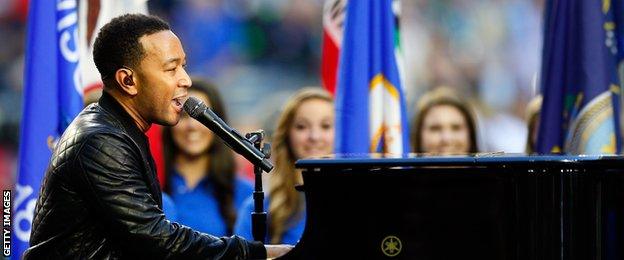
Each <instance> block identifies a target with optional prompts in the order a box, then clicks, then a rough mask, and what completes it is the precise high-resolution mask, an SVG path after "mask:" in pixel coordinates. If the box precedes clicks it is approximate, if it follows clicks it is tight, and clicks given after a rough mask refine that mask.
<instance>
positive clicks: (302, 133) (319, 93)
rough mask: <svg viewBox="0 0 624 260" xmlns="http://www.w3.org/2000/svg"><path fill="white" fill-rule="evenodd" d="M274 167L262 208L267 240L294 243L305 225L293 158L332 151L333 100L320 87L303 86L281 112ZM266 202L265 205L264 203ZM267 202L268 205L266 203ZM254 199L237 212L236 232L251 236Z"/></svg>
mask: <svg viewBox="0 0 624 260" xmlns="http://www.w3.org/2000/svg"><path fill="white" fill-rule="evenodd" d="M272 145H273V155H274V158H275V169H274V170H273V172H272V173H271V174H270V175H269V185H268V186H269V187H268V191H267V195H268V196H267V198H268V199H267V200H265V208H268V221H267V222H268V236H267V241H264V242H270V243H285V244H295V243H296V242H297V241H298V240H299V238H300V237H301V235H302V233H303V229H304V225H305V211H304V209H305V204H304V197H303V194H301V193H299V192H297V190H295V186H297V185H301V184H303V178H302V176H301V170H297V169H295V161H297V160H298V159H302V158H308V157H316V156H322V155H328V154H331V153H333V149H334V102H333V98H332V97H331V95H330V94H329V93H327V92H326V91H324V90H322V89H321V88H304V89H302V90H300V91H298V92H297V93H296V94H295V95H294V96H293V97H291V98H290V99H289V100H288V101H287V102H286V105H285V107H284V110H283V112H282V113H281V115H280V117H279V119H278V123H277V128H276V130H275V132H274V138H273V143H272ZM267 204H268V205H267ZM267 206H268V207H267ZM252 211H253V200H252V199H251V198H250V199H248V200H247V201H246V203H245V205H244V207H243V208H242V210H241V211H240V213H239V221H238V222H237V224H236V229H235V234H237V235H240V236H243V237H244V238H246V239H250V240H251V239H253V237H252V233H251V215H250V214H251V212H252Z"/></svg>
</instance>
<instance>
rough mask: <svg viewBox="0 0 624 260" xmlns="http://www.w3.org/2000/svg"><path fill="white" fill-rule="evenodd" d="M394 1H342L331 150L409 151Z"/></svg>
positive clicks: (339, 151) (363, 151)
mask: <svg viewBox="0 0 624 260" xmlns="http://www.w3.org/2000/svg"><path fill="white" fill-rule="evenodd" d="M399 8H400V5H399V1H398V0H394V1H378V0H354V1H349V2H348V3H347V13H346V23H345V31H344V38H343V45H342V50H341V51H340V60H339V67H338V85H337V89H336V153H369V152H383V153H392V154H403V153H407V152H409V141H408V134H407V133H408V129H407V116H406V110H405V97H404V96H405V95H404V91H403V84H402V81H401V75H400V73H399V70H400V68H401V57H402V56H401V49H400V45H399V38H400V37H399V28H398V15H397V14H398V12H399Z"/></svg>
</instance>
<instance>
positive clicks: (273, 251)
mask: <svg viewBox="0 0 624 260" xmlns="http://www.w3.org/2000/svg"><path fill="white" fill-rule="evenodd" d="M264 247H265V248H266V251H267V258H268V259H273V258H276V257H280V256H282V255H284V254H286V253H288V251H290V250H291V249H292V248H293V246H291V245H264Z"/></svg>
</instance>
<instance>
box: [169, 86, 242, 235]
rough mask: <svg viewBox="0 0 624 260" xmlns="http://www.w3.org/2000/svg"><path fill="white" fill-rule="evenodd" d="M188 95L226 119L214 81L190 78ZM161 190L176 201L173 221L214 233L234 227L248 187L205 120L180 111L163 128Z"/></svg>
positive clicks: (229, 153)
mask: <svg viewBox="0 0 624 260" xmlns="http://www.w3.org/2000/svg"><path fill="white" fill-rule="evenodd" d="M189 96H193V97H196V98H199V99H200V100H202V101H203V102H204V103H205V104H206V105H207V106H208V107H209V108H210V109H212V110H213V111H214V112H215V113H216V114H217V115H218V116H219V117H221V118H222V119H223V120H224V121H226V122H227V117H226V114H225V110H224V106H223V102H222V100H221V97H220V95H219V93H218V91H217V89H216V87H215V86H214V85H212V84H210V83H208V82H205V81H202V80H199V79H193V87H192V88H190V89H189ZM163 145H164V151H165V167H166V169H167V170H166V172H165V179H166V182H165V189H164V190H165V192H167V193H168V194H169V195H170V196H171V198H172V199H173V202H174V204H175V210H176V213H177V222H179V223H181V224H183V225H186V226H189V227H191V228H193V229H195V230H198V231H201V232H205V233H208V234H212V235H215V236H229V235H231V234H232V233H233V232H232V231H233V228H234V224H235V222H236V217H237V216H236V214H237V211H238V208H239V207H240V206H241V205H242V203H243V201H244V200H245V199H246V198H247V197H248V196H249V195H250V194H252V192H253V189H252V186H251V184H250V183H249V182H247V181H245V180H243V179H241V178H238V177H237V175H236V169H235V168H236V165H235V161H234V154H233V153H232V151H231V150H230V149H229V148H228V147H227V146H226V145H225V144H224V143H223V142H222V141H221V140H219V139H217V138H216V137H215V135H214V134H213V133H212V132H211V131H210V130H209V129H208V128H206V127H205V126H204V125H202V124H201V123H199V122H198V121H197V120H194V119H192V118H190V117H189V116H188V115H187V114H184V116H182V118H181V119H180V122H179V123H178V124H177V125H175V126H173V127H167V128H165V130H164V132H163Z"/></svg>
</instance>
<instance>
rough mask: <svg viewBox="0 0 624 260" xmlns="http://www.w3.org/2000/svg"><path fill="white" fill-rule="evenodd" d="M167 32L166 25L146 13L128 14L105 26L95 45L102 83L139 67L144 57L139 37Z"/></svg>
mask: <svg viewBox="0 0 624 260" xmlns="http://www.w3.org/2000/svg"><path fill="white" fill-rule="evenodd" d="M166 30H171V29H170V27H169V24H167V22H165V21H163V20H162V19H160V18H158V17H156V16H149V15H143V14H125V15H122V16H119V17H116V18H114V19H112V20H111V21H110V22H109V23H107V24H106V25H104V26H103V27H102V29H101V30H100V32H99V33H98V36H97V38H96V39H95V43H94V44H93V60H94V61H95V66H96V67H97V69H98V71H99V72H100V75H101V76H102V80H105V81H106V80H107V79H109V78H113V77H114V74H115V71H117V70H118V69H120V68H122V67H124V66H127V67H131V68H136V67H137V66H138V65H139V63H140V61H141V59H143V56H144V55H145V51H144V50H143V46H141V43H139V38H141V37H142V36H144V35H150V34H153V33H157V32H160V31H166ZM104 85H106V84H104Z"/></svg>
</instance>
